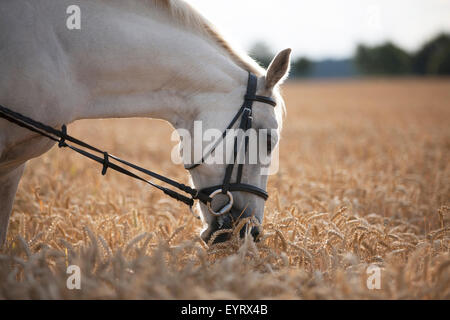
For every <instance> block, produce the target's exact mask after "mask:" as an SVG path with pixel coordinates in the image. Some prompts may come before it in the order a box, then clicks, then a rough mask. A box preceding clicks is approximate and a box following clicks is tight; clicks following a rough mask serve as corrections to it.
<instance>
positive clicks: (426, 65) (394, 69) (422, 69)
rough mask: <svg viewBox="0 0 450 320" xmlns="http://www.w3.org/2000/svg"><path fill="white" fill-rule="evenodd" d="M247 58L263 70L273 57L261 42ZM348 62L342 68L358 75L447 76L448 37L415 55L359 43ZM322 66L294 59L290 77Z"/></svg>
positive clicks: (311, 73) (387, 46) (311, 72)
mask: <svg viewBox="0 0 450 320" xmlns="http://www.w3.org/2000/svg"><path fill="white" fill-rule="evenodd" d="M250 55H251V56H252V57H253V58H255V59H256V60H257V61H258V62H259V63H260V64H261V65H262V66H264V67H267V66H268V64H269V63H270V61H271V58H272V57H273V54H272V52H271V50H270V48H269V47H268V46H267V45H266V44H265V43H262V42H258V43H256V44H255V45H254V47H253V48H252V49H251V50H250ZM350 60H351V61H350V62H351V64H348V63H347V64H345V66H351V68H352V69H353V68H354V69H355V70H356V72H357V73H358V74H361V75H370V76H376V75H385V76H396V75H421V76H425V75H435V76H438V75H450V36H449V35H448V34H445V33H443V34H440V35H437V36H436V37H434V38H433V39H431V40H429V41H427V42H426V43H425V44H424V45H423V46H422V47H421V48H420V49H419V50H417V51H415V52H408V51H406V50H404V49H402V48H400V47H399V46H397V45H395V44H394V43H392V42H386V43H383V44H380V45H377V46H367V45H364V44H360V45H358V46H357V48H356V50H355V53H354V55H353V57H352V58H351V59H350ZM338 62H339V61H337V62H336V63H338ZM347 62H348V60H347ZM324 65H325V66H327V65H330V64H329V63H328V64H323V62H318V61H312V60H310V59H308V58H306V57H298V58H296V59H294V60H293V61H292V66H291V75H292V76H294V77H309V76H314V74H315V73H317V72H315V71H316V70H315V69H318V68H319V66H320V67H321V68H322V69H323V68H324ZM340 70H342V68H341V69H340ZM343 72H344V71H343ZM349 73H350V72H347V74H349ZM344 76H345V75H344Z"/></svg>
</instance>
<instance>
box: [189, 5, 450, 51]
mask: <svg viewBox="0 0 450 320" xmlns="http://www.w3.org/2000/svg"><path fill="white" fill-rule="evenodd" d="M187 1H189V2H190V3H191V4H192V5H193V6H195V7H196V8H197V9H198V10H199V11H200V12H202V13H203V14H204V15H205V16H206V17H207V18H208V19H209V20H210V21H212V22H213V23H214V24H215V25H216V26H217V27H218V28H219V30H221V31H222V33H223V34H224V35H225V36H226V37H227V38H229V39H231V40H233V42H234V43H236V44H238V45H239V46H240V47H241V48H243V49H245V50H248V49H249V48H250V47H251V45H252V44H253V43H255V42H256V41H258V40H263V41H265V42H267V43H268V44H269V45H270V46H271V47H272V48H273V50H274V51H279V50H282V49H284V48H288V47H290V48H292V49H293V50H294V52H293V54H294V56H307V57H309V58H312V59H321V58H343V57H349V56H351V55H352V54H353V52H354V49H355V47H356V45H357V44H358V43H361V42H362V43H366V44H379V43H381V42H383V41H385V40H392V41H394V42H395V43H397V44H398V45H400V46H401V47H403V48H405V49H407V50H416V49H417V48H419V47H420V45H421V44H422V43H423V42H424V41H426V40H428V39H429V38H430V37H432V36H434V35H435V34H437V33H438V32H440V31H446V32H450V0H187Z"/></svg>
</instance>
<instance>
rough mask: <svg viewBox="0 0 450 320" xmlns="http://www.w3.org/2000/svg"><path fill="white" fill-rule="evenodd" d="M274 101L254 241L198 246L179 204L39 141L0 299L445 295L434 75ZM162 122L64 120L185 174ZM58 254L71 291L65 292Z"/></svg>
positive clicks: (324, 87)
mask: <svg viewBox="0 0 450 320" xmlns="http://www.w3.org/2000/svg"><path fill="white" fill-rule="evenodd" d="M284 96H285V98H286V101H287V110H288V114H287V117H286V119H285V124H284V129H283V134H282V139H281V151H280V170H279V172H278V174H276V175H274V176H272V177H271V178H270V182H269V190H268V191H269V194H270V198H269V200H268V203H267V207H266V213H265V219H264V234H263V237H262V241H261V242H259V243H256V244H255V243H253V241H251V240H248V241H245V242H244V241H239V240H238V239H237V238H234V239H233V240H232V241H231V242H229V243H226V244H219V245H215V246H212V247H210V248H208V247H207V246H206V245H204V244H203V243H202V242H201V241H200V239H199V236H198V234H199V230H200V229H201V225H200V223H199V222H198V221H197V220H196V219H194V218H193V217H192V216H191V215H190V213H189V211H188V210H187V208H185V207H184V206H183V205H181V204H178V203H176V202H175V201H173V200H170V199H168V198H166V197H165V196H164V195H162V194H161V193H160V192H159V191H157V190H154V189H150V188H148V187H146V186H144V185H143V184H141V183H139V182H136V181H134V180H131V179H127V178H125V177H122V176H120V175H119V174H116V173H114V172H112V171H111V172H108V174H107V175H106V177H103V176H101V175H100V171H101V166H100V165H97V164H95V163H94V164H93V163H92V162H91V161H90V160H87V159H84V158H81V157H80V156H78V155H76V154H74V153H72V152H70V151H68V150H59V149H58V148H57V147H55V148H54V149H52V150H51V152H49V153H47V154H46V155H44V156H42V157H40V158H38V159H35V160H32V161H30V162H29V164H28V167H27V168H26V171H25V175H24V177H23V179H22V181H21V184H20V187H19V191H18V194H17V197H16V201H15V205H14V209H13V215H12V218H11V223H10V229H9V233H8V244H7V248H6V249H5V250H3V251H0V298H1V299H10V298H33V299H37V298H46V299H49V298H64V299H77V298H118V299H123V298H125V299H135V298H138V299H141V298H143V299H197V298H199V299H201V298H207V299H235V298H241V299H259V298H276V299H316V298H320V299H340V298H350V299H352V298H364V299H365V298H369V299H372V298H373V299H378V298H385V299H403V298H419V299H430V298H439V299H450V254H449V246H450V225H449V215H450V125H449V124H450V80H449V79H444V80H439V79H434V80H433V79H429V80H417V79H396V80H384V79H373V80H360V81H356V80H354V81H345V82H338V81H317V82H291V83H288V84H287V85H285V87H284ZM171 132H172V130H171V128H169V126H168V125H167V124H165V123H163V122H160V121H152V120H144V119H135V120H132V119H130V120H96V121H91V120H90V121H82V122H78V123H75V124H72V125H70V126H69V133H70V134H72V135H74V136H75V137H79V138H81V139H85V140H86V141H88V142H90V143H92V144H94V145H96V146H100V147H102V148H104V149H106V150H108V151H110V152H111V153H114V154H116V155H118V156H122V157H124V158H126V159H129V160H131V161H133V162H136V163H138V164H141V165H143V166H145V167H148V168H151V169H154V170H155V171H157V172H162V173H167V174H170V176H173V177H174V178H176V179H180V180H183V181H185V182H187V181H188V180H187V173H186V172H185V170H184V169H183V168H182V167H181V166H175V165H174V164H172V162H171V161H170V151H171V146H173V145H175V142H171V141H170V134H171ZM72 264H76V265H79V266H80V267H81V271H82V284H81V285H82V288H81V290H68V289H67V288H66V279H67V274H66V267H67V266H68V265H72ZM369 265H376V266H378V267H379V268H380V271H381V288H380V289H374V290H369V289H368V287H367V278H368V276H370V274H367V267H368V266H369Z"/></svg>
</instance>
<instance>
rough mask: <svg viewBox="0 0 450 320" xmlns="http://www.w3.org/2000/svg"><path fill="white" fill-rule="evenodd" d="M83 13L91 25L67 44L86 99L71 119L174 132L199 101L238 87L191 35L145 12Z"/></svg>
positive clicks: (213, 53) (221, 61) (225, 64)
mask: <svg viewBox="0 0 450 320" xmlns="http://www.w3.org/2000/svg"><path fill="white" fill-rule="evenodd" d="M85 11H86V14H85V17H84V19H86V20H87V21H89V19H91V18H92V19H95V21H93V23H92V25H93V26H92V27H89V26H88V27H86V29H89V30H86V31H84V32H83V30H81V32H82V36H78V37H77V38H76V39H77V41H78V43H77V42H76V41H75V42H70V41H68V42H67V43H66V45H67V47H68V48H67V50H66V52H70V54H71V55H72V56H71V60H72V61H74V62H75V65H74V66H73V70H76V73H77V78H78V79H79V80H80V82H81V83H82V84H83V86H84V88H85V91H86V96H87V103H86V108H83V109H82V110H80V112H79V114H77V115H76V119H86V118H128V117H151V118H157V119H164V120H167V121H169V122H170V123H172V124H173V125H174V126H176V125H175V124H176V123H177V122H179V121H180V118H183V119H182V120H186V119H184V118H186V117H187V116H188V115H193V114H195V113H196V109H198V108H201V107H202V106H201V104H202V103H201V101H202V99H201V97H202V96H205V95H211V94H220V93H222V94H223V93H229V92H231V91H233V90H234V89H235V88H236V87H245V81H246V77H247V75H246V71H244V70H243V69H242V68H240V67H239V66H237V64H235V63H234V62H233V61H231V59H230V58H229V57H227V56H226V54H224V53H222V52H221V51H220V49H219V48H218V46H217V45H215V44H214V43H213V41H211V40H207V39H205V38H204V37H203V36H201V35H199V34H196V33H195V32H192V31H189V30H185V29H182V28H180V27H177V26H176V25H175V24H173V23H171V22H170V21H164V20H161V18H160V17H159V18H155V17H153V16H152V15H151V14H150V13H149V15H148V16H143V15H142V16H141V15H124V14H123V12H120V11H117V12H116V11H115V10H114V9H112V10H108V11H107V12H105V13H100V14H99V12H96V11H93V12H94V13H93V15H95V17H90V11H89V10H85ZM111 21H114V23H113V24H112V23H111ZM72 40H73V39H72ZM88 46H89V52H85V51H84V50H82V49H83V48H87V47H88Z"/></svg>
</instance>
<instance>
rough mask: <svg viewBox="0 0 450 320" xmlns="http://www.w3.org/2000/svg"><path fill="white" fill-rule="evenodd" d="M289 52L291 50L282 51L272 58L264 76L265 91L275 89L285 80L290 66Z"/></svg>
mask: <svg viewBox="0 0 450 320" xmlns="http://www.w3.org/2000/svg"><path fill="white" fill-rule="evenodd" d="M291 51H292V50H291V49H284V50H283V51H281V52H280V53H278V54H277V55H276V57H275V58H273V60H272V62H271V63H270V65H269V68H268V69H267V74H266V88H267V89H271V88H273V87H275V85H277V84H278V83H282V82H283V81H284V80H285V79H286V78H287V76H288V73H289V68H290V64H291Z"/></svg>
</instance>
